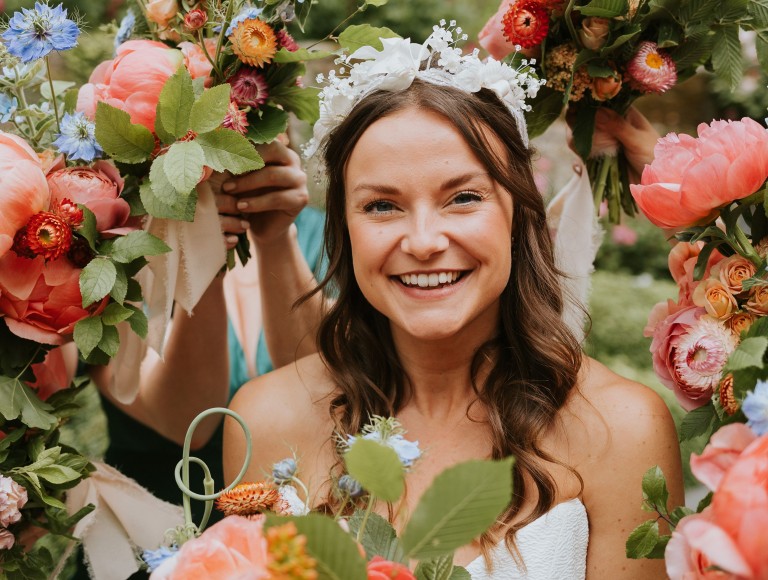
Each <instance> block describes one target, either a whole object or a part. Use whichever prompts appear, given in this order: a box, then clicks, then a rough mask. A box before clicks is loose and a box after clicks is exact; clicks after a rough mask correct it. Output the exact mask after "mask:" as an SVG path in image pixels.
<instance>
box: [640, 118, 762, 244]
mask: <svg viewBox="0 0 768 580" xmlns="http://www.w3.org/2000/svg"><path fill="white" fill-rule="evenodd" d="M698 134H699V136H698V138H694V137H691V136H690V135H677V134H675V133H670V134H669V135H667V136H666V137H663V138H662V139H659V141H658V142H657V143H656V147H655V149H654V156H655V157H654V160H653V163H651V164H650V165H646V166H645V169H644V170H643V176H642V179H641V182H640V184H639V185H637V184H633V185H630V189H631V191H632V196H633V197H634V198H635V201H636V202H637V204H638V205H639V206H640V209H641V210H642V211H643V213H644V214H645V215H646V216H648V219H650V220H651V221H652V222H653V223H654V224H656V225H657V226H659V227H662V228H667V229H680V228H685V227H688V226H692V225H696V224H699V223H706V222H708V221H711V220H713V219H714V218H715V217H716V216H717V209H718V208H719V207H721V206H723V205H726V204H729V203H731V202H733V201H735V200H738V199H743V198H745V197H747V196H749V195H751V194H753V193H754V192H756V191H757V190H758V189H760V187H762V185H763V183H764V182H765V180H766V178H768V131H766V129H765V127H763V126H762V125H760V124H759V123H757V122H755V121H753V120H751V119H748V118H745V119H743V120H741V121H713V122H712V123H711V124H710V125H706V124H701V125H699V127H698Z"/></svg>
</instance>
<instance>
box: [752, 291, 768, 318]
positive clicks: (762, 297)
mask: <svg viewBox="0 0 768 580" xmlns="http://www.w3.org/2000/svg"><path fill="white" fill-rule="evenodd" d="M747 310H749V311H750V312H754V313H755V314H768V286H765V285H761V286H755V287H753V288H752V290H751V292H750V297H749V300H748V301H747Z"/></svg>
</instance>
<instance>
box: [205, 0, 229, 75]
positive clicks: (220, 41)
mask: <svg viewBox="0 0 768 580" xmlns="http://www.w3.org/2000/svg"><path fill="white" fill-rule="evenodd" d="M234 5H235V2H234V0H229V4H227V13H226V14H225V15H224V22H222V23H221V31H219V39H218V40H217V41H216V54H215V55H214V56H213V58H214V60H215V61H216V62H218V61H219V55H220V54H221V47H222V45H223V44H224V32H226V30H227V29H226V28H225V24H226V23H227V22H229V21H230V20H231V19H232V12H233V10H234ZM205 52H208V51H205ZM218 80H219V82H222V83H223V82H224V78H223V77H219V79H218Z"/></svg>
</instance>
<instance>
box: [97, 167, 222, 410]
mask: <svg viewBox="0 0 768 580" xmlns="http://www.w3.org/2000/svg"><path fill="white" fill-rule="evenodd" d="M213 187H214V184H212V183H211V180H207V181H204V182H202V183H200V184H199V185H198V186H197V194H198V199H197V208H196V210H195V219H194V221H192V222H184V221H177V220H168V219H161V218H153V217H150V218H149V219H148V221H147V223H146V225H145V229H146V230H147V231H148V232H149V233H150V234H152V235H153V236H157V237H158V238H160V239H161V240H163V241H164V242H165V243H166V244H167V245H168V246H169V247H170V248H171V251H170V252H168V253H165V254H162V255H160V256H150V257H149V258H148V260H149V267H148V268H144V270H142V272H140V275H139V282H140V284H141V286H142V292H143V294H144V308H145V312H146V313H147V317H148V319H149V332H148V334H147V339H146V341H143V340H142V339H141V338H139V337H138V336H137V335H136V334H135V333H133V332H130V331H129V330H127V329H126V328H123V329H122V330H121V332H120V345H121V346H120V350H119V351H118V353H117V355H116V356H115V359H114V363H113V365H114V366H113V368H114V372H113V373H112V383H111V385H110V392H111V393H112V395H113V396H114V397H115V398H116V399H117V400H118V401H120V402H121V403H123V404H130V403H132V402H133V401H134V399H135V398H136V395H137V393H138V388H139V368H140V365H141V361H142V360H143V358H144V355H145V354H146V349H147V347H149V348H152V349H154V350H155V351H156V352H157V353H158V354H159V355H160V356H161V357H162V355H163V346H164V343H165V336H166V331H167V329H168V323H169V322H170V319H171V314H172V313H173V304H174V302H176V303H177V304H178V305H179V306H180V307H181V308H183V309H184V310H185V311H186V312H187V313H191V312H192V310H193V309H194V307H195V305H196V304H197V302H198V301H199V300H200V298H201V297H202V295H203V293H204V292H205V290H206V289H207V288H208V286H209V285H210V284H211V282H212V281H213V278H214V277H215V276H216V274H217V273H218V272H219V270H221V268H222V266H224V264H225V263H226V259H227V254H226V247H225V245H224V238H223V236H222V235H221V226H220V224H219V213H218V210H217V209H216V200H215V199H214V194H213Z"/></svg>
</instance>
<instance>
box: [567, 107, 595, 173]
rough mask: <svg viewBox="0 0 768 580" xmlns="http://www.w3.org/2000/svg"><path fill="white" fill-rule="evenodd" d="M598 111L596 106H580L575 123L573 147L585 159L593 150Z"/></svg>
mask: <svg viewBox="0 0 768 580" xmlns="http://www.w3.org/2000/svg"><path fill="white" fill-rule="evenodd" d="M596 112H597V109H596V108H595V107H590V106H583V107H580V108H579V110H578V114H577V115H576V120H575V121H574V123H573V147H574V149H575V150H576V153H578V154H579V156H580V157H581V158H582V159H583V160H584V161H586V160H587V158H588V157H589V154H590V152H591V151H592V136H593V135H594V131H595V113H596Z"/></svg>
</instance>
